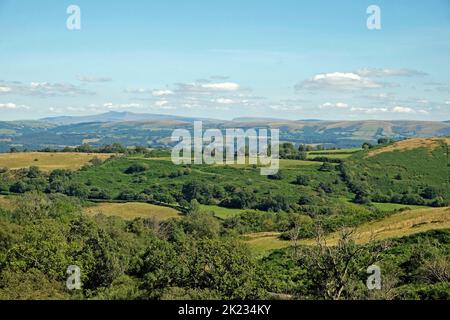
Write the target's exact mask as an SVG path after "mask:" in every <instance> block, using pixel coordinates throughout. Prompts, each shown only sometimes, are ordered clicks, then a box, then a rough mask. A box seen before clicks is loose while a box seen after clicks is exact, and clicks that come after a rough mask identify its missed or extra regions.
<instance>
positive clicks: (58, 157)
mask: <svg viewBox="0 0 450 320" xmlns="http://www.w3.org/2000/svg"><path fill="white" fill-rule="evenodd" d="M111 156H112V154H103V153H77V152H56V153H52V152H18V153H2V154H0V167H4V168H8V169H11V170H16V169H22V168H29V167H31V166H35V167H39V169H41V170H43V171H52V170H55V169H67V170H78V169H80V168H81V167H82V166H83V165H85V164H87V163H89V161H91V160H92V159H94V158H99V159H101V160H106V159H108V158H110V157H111Z"/></svg>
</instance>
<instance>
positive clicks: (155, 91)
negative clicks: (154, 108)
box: [152, 90, 173, 97]
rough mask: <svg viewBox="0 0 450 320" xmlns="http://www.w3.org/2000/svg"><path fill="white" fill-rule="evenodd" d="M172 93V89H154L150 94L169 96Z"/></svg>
mask: <svg viewBox="0 0 450 320" xmlns="http://www.w3.org/2000/svg"><path fill="white" fill-rule="evenodd" d="M172 94H173V91H171V90H154V91H153V92H152V95H153V96H154V97H161V96H169V95H172Z"/></svg>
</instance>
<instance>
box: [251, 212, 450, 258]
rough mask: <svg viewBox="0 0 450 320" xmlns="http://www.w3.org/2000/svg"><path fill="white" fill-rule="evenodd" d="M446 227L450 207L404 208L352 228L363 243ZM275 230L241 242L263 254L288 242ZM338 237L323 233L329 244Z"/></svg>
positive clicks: (358, 239) (334, 241) (288, 243)
mask: <svg viewBox="0 0 450 320" xmlns="http://www.w3.org/2000/svg"><path fill="white" fill-rule="evenodd" d="M448 228H450V207H445V208H427V209H416V210H408V211H404V212H401V213H397V214H394V215H392V216H390V217H387V218H385V219H382V220H379V221H373V222H369V223H365V224H363V225H361V226H360V227H359V228H357V229H356V230H355V234H354V238H355V241H356V242H357V243H360V244H364V243H368V242H369V241H371V240H385V239H391V238H400V237H404V236H409V235H413V234H417V233H421V232H425V231H429V230H434V229H448ZM279 235H280V234H279V233H276V232H269V233H268V232H262V233H254V234H248V235H245V236H244V240H245V242H246V243H247V244H248V245H249V246H250V247H251V249H252V250H253V251H254V252H255V253H257V254H260V255H261V254H264V253H267V252H270V251H271V250H275V249H281V248H286V247H289V246H291V245H292V244H293V243H292V242H291V241H284V240H280V239H279ZM338 239H339V233H338V232H335V233H332V234H330V235H329V236H327V238H326V241H327V244H329V245H335V244H336V243H337V241H338ZM314 243H315V240H312V239H306V240H300V241H299V244H302V245H312V244H314Z"/></svg>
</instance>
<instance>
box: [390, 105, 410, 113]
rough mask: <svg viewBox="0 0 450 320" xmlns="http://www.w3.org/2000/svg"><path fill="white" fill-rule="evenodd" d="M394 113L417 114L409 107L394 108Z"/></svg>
mask: <svg viewBox="0 0 450 320" xmlns="http://www.w3.org/2000/svg"><path fill="white" fill-rule="evenodd" d="M392 112H395V113H415V110H414V109H411V108H409V107H401V106H397V107H394V108H393V109H392Z"/></svg>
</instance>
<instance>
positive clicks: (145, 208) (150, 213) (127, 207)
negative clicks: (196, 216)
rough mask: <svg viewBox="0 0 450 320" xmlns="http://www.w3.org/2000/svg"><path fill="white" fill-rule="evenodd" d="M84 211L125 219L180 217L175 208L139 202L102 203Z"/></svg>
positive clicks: (90, 213)
mask: <svg viewBox="0 0 450 320" xmlns="http://www.w3.org/2000/svg"><path fill="white" fill-rule="evenodd" d="M84 212H85V213H86V214H87V215H90V216H94V215H97V214H104V215H106V216H116V217H121V218H123V219H125V220H133V219H135V218H155V219H157V220H166V219H169V218H177V217H180V213H179V212H178V211H177V210H175V209H172V208H168V207H162V206H156V205H153V204H148V203H139V202H128V203H101V204H97V205H95V206H92V207H88V208H85V209H84Z"/></svg>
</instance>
